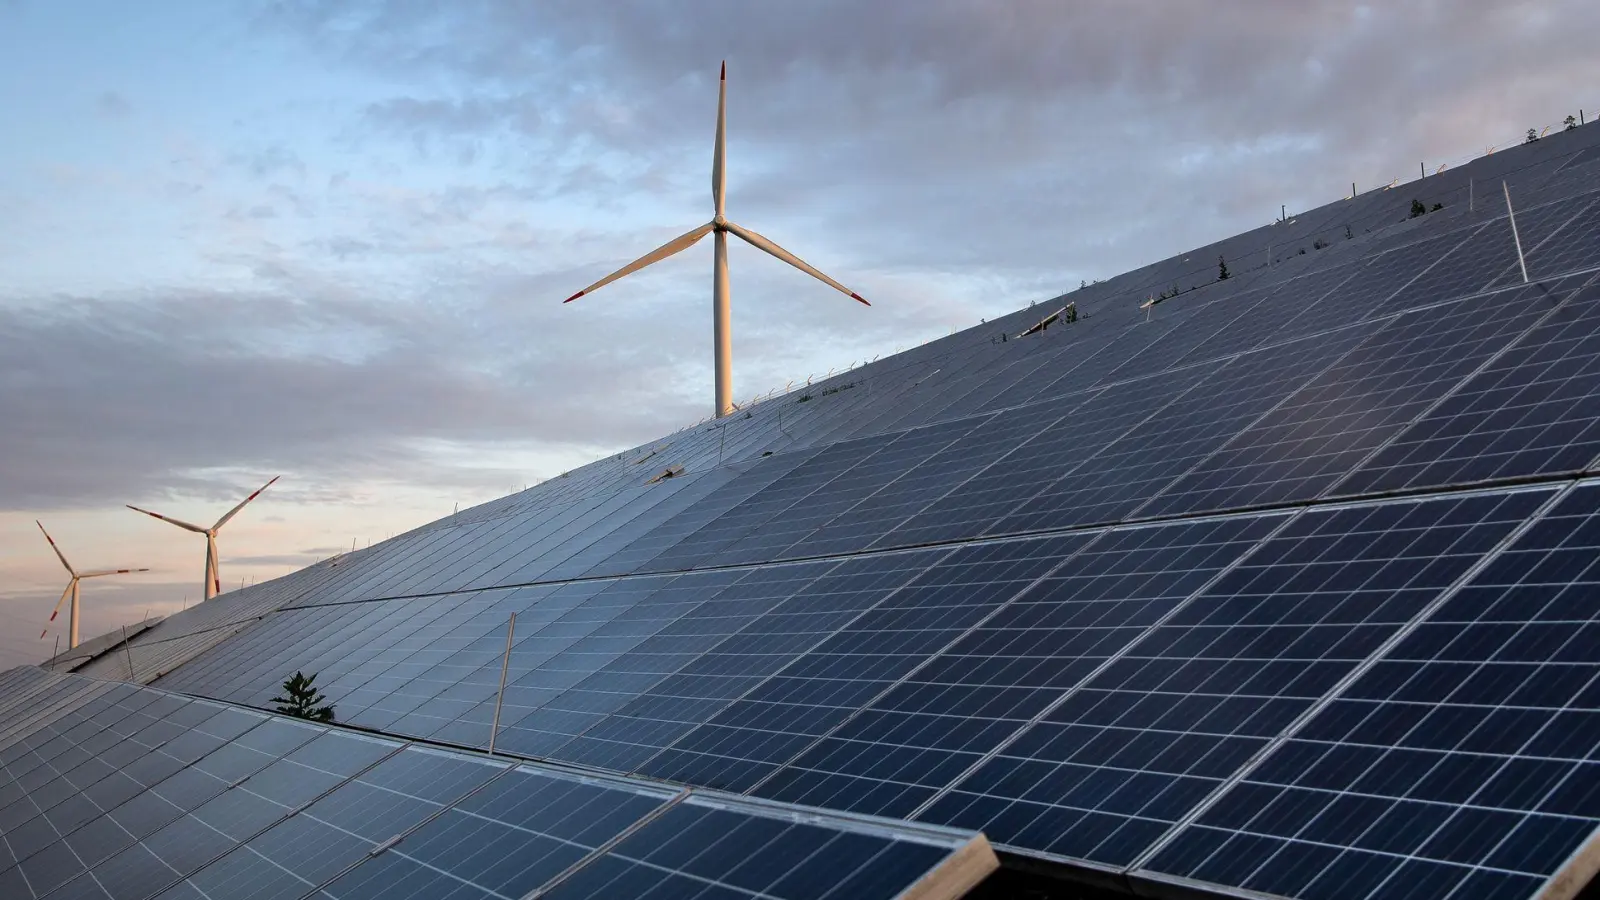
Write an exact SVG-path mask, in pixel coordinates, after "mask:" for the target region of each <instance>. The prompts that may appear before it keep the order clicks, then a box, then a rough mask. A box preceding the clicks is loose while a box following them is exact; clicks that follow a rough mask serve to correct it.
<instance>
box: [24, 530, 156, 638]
mask: <svg viewBox="0 0 1600 900" xmlns="http://www.w3.org/2000/svg"><path fill="white" fill-rule="evenodd" d="M33 524H35V525H37V526H39V531H40V532H41V533H43V534H44V539H45V540H47V541H49V542H50V549H51V550H54V551H55V552H56V559H59V560H61V565H62V566H64V567H65V568H66V570H67V574H68V575H71V576H72V580H71V581H69V582H67V589H66V590H64V591H62V592H61V599H60V600H57V601H56V608H55V609H53V610H51V611H50V621H51V622H54V621H55V620H56V616H57V615H58V614H59V613H60V612H61V604H63V603H65V602H67V598H68V597H71V598H72V605H71V606H70V607H68V611H67V649H68V650H71V649H74V648H75V647H77V646H78V582H79V581H82V580H83V579H85V578H99V577H101V576H102V575H126V574H127V573H129V572H148V571H150V570H149V569H99V570H97V571H94V572H79V571H78V570H77V569H74V568H73V567H72V563H69V562H67V555H66V554H65V553H62V552H61V548H60V547H57V546H56V539H55V538H53V537H51V536H50V532H48V531H45V530H44V523H43V522H40V521H39V520H38V519H34V520H33ZM49 633H50V626H49V625H48V624H46V625H45V628H44V630H43V631H41V632H39V639H40V640H44V636H45V635H47V634H49Z"/></svg>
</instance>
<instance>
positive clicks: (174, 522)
mask: <svg viewBox="0 0 1600 900" xmlns="http://www.w3.org/2000/svg"><path fill="white" fill-rule="evenodd" d="M128 508H129V509H131V510H133V511H134V512H141V513H144V514H145V515H147V516H151V517H152V518H156V519H160V520H161V521H163V522H167V523H170V524H172V525H176V526H178V527H179V528H182V529H184V530H185V531H193V532H196V533H198V534H205V533H206V530H205V529H204V528H201V527H200V526H199V525H190V524H189V523H188V522H185V521H183V520H182V519H174V518H172V517H171V516H163V515H162V514H161V513H153V512H151V511H150V510H148V509H140V508H139V507H137V506H133V505H128Z"/></svg>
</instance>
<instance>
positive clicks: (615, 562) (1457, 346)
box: [299, 275, 1600, 604]
mask: <svg viewBox="0 0 1600 900" xmlns="http://www.w3.org/2000/svg"><path fill="white" fill-rule="evenodd" d="M1586 280H1588V276H1587V275H1585V276H1577V277H1575V278H1572V279H1565V280H1558V281H1556V282H1553V283H1548V284H1535V285H1532V286H1529V287H1518V288H1511V289H1506V290H1504V291H1502V292H1498V293H1491V294H1484V295H1479V296H1475V297H1472V298H1469V299H1466V300H1462V301H1456V302H1454V303H1451V304H1447V305H1443V306H1432V307H1427V308H1424V309H1419V310H1413V311H1411V312H1405V313H1399V314H1395V315H1393V316H1391V317H1390V318H1387V319H1382V320H1370V321H1366V322H1355V323H1353V324H1350V325H1347V326H1345V327H1343V328H1339V329H1336V330H1333V331H1330V332H1324V333H1321V334H1318V335H1315V336H1312V337H1307V338H1304V339H1301V340H1298V341H1292V342H1289V343H1285V344H1279V345H1276V346H1273V347H1269V348H1266V349H1262V350H1255V351H1250V352H1246V353H1243V354H1241V355H1238V356H1236V357H1233V358H1231V359H1228V360H1225V361H1222V362H1209V363H1199V364H1195V365H1189V366H1186V367H1184V368H1180V369H1177V370H1174V371H1171V372H1167V373H1164V374H1162V375H1160V376H1151V377H1146V378H1141V379H1137V380H1133V381H1125V382H1120V383H1116V384H1113V385H1110V386H1108V387H1105V388H1101V389H1098V390H1095V391H1090V392H1086V393H1074V394H1069V395H1066V396H1064V397H1062V398H1061V399H1059V400H1056V401H1047V402H1043V403H1036V404H1031V405H1029V406H1026V407H1021V408H1017V409H1012V410H1008V411H1006V412H1002V413H999V414H995V415H993V416H979V417H973V418H968V419H962V420H957V421H955V422H950V423H944V424H941V425H934V426H929V427H925V428H919V429H914V430H911V431H906V432H899V433H891V434H885V435H879V436H875V437H871V438H865V439H861V440H857V441H848V442H841V443H837V444H834V445H831V446H830V447H828V448H826V449H825V450H822V451H820V452H815V453H810V452H808V453H804V454H786V455H785V456H784V457H781V458H774V460H772V461H769V462H768V463H767V464H764V465H762V466H759V467H756V468H755V469H753V470H751V471H750V472H749V473H747V474H745V475H743V476H739V477H734V478H733V479H731V480H729V481H726V482H724V483H722V484H721V485H720V487H715V486H714V485H710V484H708V485H707V487H715V489H713V490H710V491H709V493H706V494H700V493H699V492H694V493H686V494H684V495H682V497H681V499H682V501H683V502H684V504H685V505H683V506H680V505H679V503H676V502H674V500H676V499H679V498H677V497H671V496H664V497H663V502H662V503H661V504H658V505H657V506H655V507H650V508H649V509H648V511H646V512H644V513H642V514H640V515H642V516H644V517H646V518H643V520H642V521H641V523H640V530H634V529H629V530H628V531H626V532H623V533H618V534H607V532H613V531H615V530H616V529H617V522H616V521H615V519H614V518H613V516H612V514H613V513H614V512H616V511H617V510H618V509H623V508H626V504H625V501H626V499H630V498H627V497H626V495H622V496H623V499H622V500H618V501H617V502H616V503H615V505H613V504H612V503H601V504H598V506H597V507H591V508H582V507H578V506H576V505H575V506H574V507H572V508H570V509H569V510H567V511H566V514H563V515H556V516H552V517H549V518H544V519H537V518H528V519H503V520H495V521H492V522H484V523H480V524H479V525H478V526H475V527H466V528H462V529H459V530H452V531H436V532H431V533H428V534H425V535H422V536H419V537H418V538H416V539H415V540H414V541H413V542H412V543H410V544H407V545H400V546H396V547H395V548H394V549H393V551H392V552H390V553H388V554H386V556H385V557H384V558H383V559H382V560H375V561H374V563H373V564H372V565H370V566H368V567H366V568H365V569H363V570H361V571H359V572H352V573H351V574H350V575H349V576H348V577H346V578H344V579H342V580H341V581H340V582H338V583H337V584H330V585H328V586H327V587H326V589H324V590H319V591H316V592H313V593H312V594H311V595H309V596H308V597H306V598H305V599H303V600H301V601H299V602H300V603H302V604H305V603H326V602H338V601H344V600H362V599H370V598H373V597H383V596H405V595H415V594H423V593H430V592H438V591H446V590H459V589H461V588H463V587H487V586H493V585H497V584H519V583H527V582H531V581H535V580H540V579H545V578H548V577H550V576H555V577H563V576H564V577H572V576H573V575H576V574H578V573H579V572H583V571H586V572H588V573H590V574H615V573H617V572H618V571H619V570H620V571H628V570H630V569H634V570H645V571H677V570H682V569H687V568H694V567H704V566H718V565H731V564H741V563H747V562H751V561H760V560H765V559H771V558H800V557H806V556H820V555H827V554H833V553H841V552H853V551H856V550H860V549H864V548H867V547H872V548H884V547H894V546H906V545H915V544H921V543H927V542H931V541H942V540H954V539H962V538H968V537H975V536H980V535H998V534H1008V533H1023V532H1029V531H1039V530H1047V529H1053V528H1061V527H1070V526H1078V525H1086V524H1093V523H1098V522H1108V521H1118V520H1123V519H1127V518H1130V517H1146V516H1164V515H1174V514H1186V513H1197V512H1205V511H1208V510H1214V509H1226V508H1237V507H1247V506H1256V505H1264V504H1273V503H1282V502H1290V501H1295V500H1304V499H1312V498H1316V497H1319V496H1333V495H1352V494H1359V493H1364V492H1368V491H1382V490H1393V489H1402V488H1404V489H1413V488H1419V487H1427V486H1436V485H1446V484H1460V483H1469V482H1477V481H1483V480H1488V479H1496V478H1511V477H1523V476H1528V475H1537V474H1551V473H1556V472H1564V471H1571V470H1575V469H1579V468H1581V467H1582V466H1583V465H1584V464H1586V463H1587V462H1588V460H1589V459H1590V458H1592V457H1593V456H1594V455H1595V454H1596V453H1597V452H1600V429H1597V428H1596V421H1597V420H1600V407H1597V406H1596V404H1595V401H1594V399H1593V398H1594V397H1595V396H1596V390H1595V389H1596V387H1600V384H1597V381H1600V372H1597V371H1595V366H1594V363H1593V360H1594V359H1595V358H1596V356H1595V350H1596V346H1595V345H1596V342H1597V341H1600V336H1596V335H1595V334H1594V333H1593V331H1592V329H1591V322H1590V317H1592V316H1593V315H1594V310H1595V308H1596V303H1595V300H1596V298H1597V297H1600V291H1597V289H1595V288H1592V287H1591V288H1589V289H1586V290H1583V291H1578V290H1576V287H1577V285H1578V284H1581V283H1582V282H1583V281H1586ZM1558 307H1559V308H1558ZM1444 348H1449V352H1443V351H1444ZM1530 423H1538V424H1537V425H1534V424H1530ZM1153 445H1159V446H1161V447H1162V448H1163V452H1162V453H1161V454H1159V455H1156V454H1152V453H1150V452H1149V450H1148V448H1149V447H1151V446H1153ZM1380 451H1381V452H1380ZM691 501H698V502H691ZM674 512H676V513H677V515H675V516H673V515H671V514H672V513H674ZM651 513H655V514H656V515H652V514H651ZM663 517H665V518H663ZM649 524H654V525H655V527H654V528H650V529H645V528H644V526H646V525H649ZM589 526H594V527H593V530H591V529H590V527H589ZM558 542H559V543H560V544H562V545H564V546H565V547H566V548H567V549H566V550H565V551H564V553H553V552H552V547H553V546H554V545H555V544H557V543H558ZM446 560H448V564H443V561H446ZM558 564H560V565H559V567H558Z"/></svg>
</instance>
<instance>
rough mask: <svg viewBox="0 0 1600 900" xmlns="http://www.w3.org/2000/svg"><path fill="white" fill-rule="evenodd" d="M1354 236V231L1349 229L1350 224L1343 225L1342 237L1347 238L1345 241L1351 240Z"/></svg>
mask: <svg viewBox="0 0 1600 900" xmlns="http://www.w3.org/2000/svg"><path fill="white" fill-rule="evenodd" d="M1355 236H1356V235H1355V232H1353V231H1351V230H1350V226H1349V225H1346V226H1344V239H1345V240H1347V241H1348V240H1352V239H1354V238H1355Z"/></svg>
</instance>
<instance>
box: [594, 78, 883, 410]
mask: <svg viewBox="0 0 1600 900" xmlns="http://www.w3.org/2000/svg"><path fill="white" fill-rule="evenodd" d="M727 103H728V64H727V63H726V62H724V63H723V64H722V79H721V86H720V87H719V88H718V91H717V141H716V146H715V148H714V149H713V151H712V156H711V202H712V205H713V212H714V214H713V216H712V218H711V221H710V222H707V223H706V224H704V225H701V226H700V227H699V228H696V229H694V230H693V231H691V232H689V233H687V234H684V235H681V236H679V237H676V238H673V239H672V240H670V241H668V242H667V243H665V244H663V245H661V246H660V247H657V248H656V249H654V250H652V251H650V252H649V253H646V254H645V255H644V256H641V257H639V258H638V259H636V260H634V261H633V262H631V263H628V264H627V265H625V266H623V267H622V268H620V269H618V270H617V271H615V272H612V273H611V274H610V275H607V276H606V277H604V278H602V279H600V280H599V281H596V282H595V283H594V284H591V285H589V286H588V287H586V288H584V289H583V290H581V291H579V292H577V293H576V294H573V295H572V296H571V297H568V298H567V299H566V300H563V301H562V302H563V303H571V302H572V301H574V300H576V299H578V298H579V297H582V296H583V295H584V294H590V293H593V292H595V291H597V290H599V289H600V288H602V287H605V286H606V285H608V284H610V283H611V282H613V281H616V280H617V279H618V278H621V277H623V276H624V275H631V274H633V273H634V272H637V271H639V270H640V269H643V268H644V267H646V266H649V265H652V264H654V263H658V262H660V261H661V260H663V259H666V258H667V257H669V256H672V255H673V254H676V253H680V252H682V251H684V250H687V249H689V248H690V247H693V246H694V245H695V244H697V243H699V241H700V239H701V238H703V237H705V236H706V235H708V234H709V235H711V236H712V240H713V242H714V246H715V252H714V254H713V257H712V260H713V261H712V264H711V323H712V335H713V337H712V340H713V343H714V346H715V348H716V370H717V384H716V392H717V393H716V414H717V416H718V417H719V418H720V417H722V416H726V415H728V414H729V413H731V412H733V410H734V405H733V323H732V315H731V309H730V306H729V300H730V296H729V295H730V289H729V284H728V235H729V234H732V235H733V236H734V237H737V238H739V239H740V240H742V241H744V242H745V243H747V244H749V245H750V246H752V247H755V248H756V249H758V250H763V251H765V252H767V253H770V254H772V255H773V256H776V257H777V258H778V259H781V260H783V261H784V262H786V263H788V264H789V265H791V266H794V267H795V268H796V269H799V270H800V271H802V272H804V273H806V274H807V275H810V276H811V277H813V278H815V279H817V280H818V281H821V282H822V283H823V284H826V285H828V286H829V287H831V288H834V289H835V290H839V291H842V292H844V293H845V294H847V295H849V296H850V298H851V299H853V300H857V301H859V302H861V303H862V304H863V305H866V306H871V305H872V304H870V303H867V301H866V300H864V299H862V297H861V295H860V294H857V293H856V292H855V291H852V290H850V289H849V288H847V287H845V286H844V285H842V284H840V283H839V282H837V281H834V280H833V279H832V278H829V277H828V276H827V275H824V274H823V273H822V272H820V271H818V270H817V269H815V268H813V267H812V266H811V265H809V264H808V263H807V262H806V261H805V260H803V259H801V258H800V257H798V256H795V255H794V254H793V253H790V252H789V251H787V250H785V249H783V248H782V247H780V246H778V245H777V244H775V243H773V242H772V241H770V240H768V239H767V238H764V237H762V236H761V235H759V234H756V233H755V232H754V231H751V230H750V229H748V228H745V227H743V226H740V225H736V224H734V223H733V222H730V221H728V219H727V217H726V216H725V215H724V204H723V199H724V191H723V187H724V184H725V179H724V177H723V175H724V163H725V162H726V161H727V154H726V152H725V151H726V144H727V140H726V136H727V115H726V111H727Z"/></svg>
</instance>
